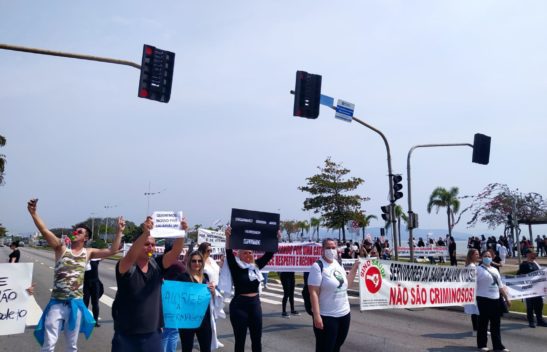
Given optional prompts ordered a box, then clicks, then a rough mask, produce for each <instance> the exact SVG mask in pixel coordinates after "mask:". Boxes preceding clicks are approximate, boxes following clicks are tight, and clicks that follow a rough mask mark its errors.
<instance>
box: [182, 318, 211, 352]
mask: <svg viewBox="0 0 547 352" xmlns="http://www.w3.org/2000/svg"><path fill="white" fill-rule="evenodd" d="M179 335H180V344H181V346H182V351H183V352H192V349H193V348H194V335H196V336H197V338H198V342H199V350H200V351H201V352H210V351H211V337H212V335H213V332H212V330H211V313H210V309H209V308H207V312H206V313H205V316H204V317H203V321H202V322H201V325H200V326H199V328H197V329H179Z"/></svg>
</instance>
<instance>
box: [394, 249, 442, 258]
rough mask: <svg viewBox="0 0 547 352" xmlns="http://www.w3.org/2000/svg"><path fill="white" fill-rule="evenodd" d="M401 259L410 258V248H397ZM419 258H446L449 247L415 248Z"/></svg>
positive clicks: (415, 253)
mask: <svg viewBox="0 0 547 352" xmlns="http://www.w3.org/2000/svg"><path fill="white" fill-rule="evenodd" d="M397 252H398V254H399V257H410V247H397ZM414 255H415V256H417V257H445V256H448V248H447V247H414Z"/></svg>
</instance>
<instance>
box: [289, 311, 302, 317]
mask: <svg viewBox="0 0 547 352" xmlns="http://www.w3.org/2000/svg"><path fill="white" fill-rule="evenodd" d="M291 314H292V315H295V316H299V315H300V313H298V311H297V310H293V311H292V312H291Z"/></svg>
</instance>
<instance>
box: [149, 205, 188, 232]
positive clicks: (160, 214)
mask: <svg viewBox="0 0 547 352" xmlns="http://www.w3.org/2000/svg"><path fill="white" fill-rule="evenodd" d="M152 220H153V221H154V228H153V229H152V230H151V231H150V234H151V235H152V237H160V238H177V237H186V231H184V230H182V229H181V228H180V222H181V221H182V211H178V212H175V211H155V212H154V213H153V214H152Z"/></svg>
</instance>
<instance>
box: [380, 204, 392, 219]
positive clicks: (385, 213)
mask: <svg viewBox="0 0 547 352" xmlns="http://www.w3.org/2000/svg"><path fill="white" fill-rule="evenodd" d="M380 210H382V219H384V221H385V222H391V221H392V219H391V205H383V206H381V207H380Z"/></svg>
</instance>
